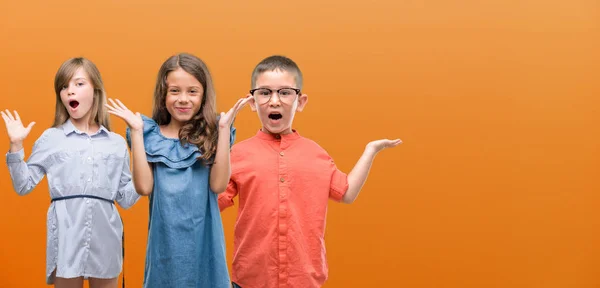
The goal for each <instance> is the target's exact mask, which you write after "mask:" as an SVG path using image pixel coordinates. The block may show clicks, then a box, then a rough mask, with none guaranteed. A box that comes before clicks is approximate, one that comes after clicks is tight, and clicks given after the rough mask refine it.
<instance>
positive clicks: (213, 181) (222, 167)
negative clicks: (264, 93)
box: [210, 95, 252, 194]
mask: <svg viewBox="0 0 600 288" xmlns="http://www.w3.org/2000/svg"><path fill="white" fill-rule="evenodd" d="M250 99H252V96H251V95H250V96H248V97H246V98H241V99H239V100H238V101H237V102H236V103H235V105H234V106H233V107H232V108H231V109H229V111H228V112H227V113H224V112H221V117H220V118H219V138H218V141H217V152H216V155H215V163H214V164H213V166H212V168H211V170H210V190H212V191H213V192H214V193H217V194H219V193H222V192H223V191H225V189H227V184H229V177H231V161H230V157H229V155H230V147H231V145H232V144H233V143H230V139H229V138H230V133H231V131H230V129H231V125H232V124H233V120H234V119H235V116H236V115H237V113H238V111H240V109H242V107H244V106H245V105H246V104H247V103H248V101H250Z"/></svg>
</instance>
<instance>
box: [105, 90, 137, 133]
mask: <svg viewBox="0 0 600 288" xmlns="http://www.w3.org/2000/svg"><path fill="white" fill-rule="evenodd" d="M108 101H110V103H112V105H110V104H106V107H107V108H108V113H110V114H113V115H115V116H117V117H119V118H121V119H123V120H125V122H126V123H127V126H129V128H130V129H131V130H132V131H142V129H143V128H144V121H143V120H142V115H141V114H140V113H139V112H137V113H135V114H133V112H131V111H130V110H129V109H127V107H126V106H125V105H123V103H121V101H119V99H117V102H116V103H115V101H113V100H112V99H111V98H108Z"/></svg>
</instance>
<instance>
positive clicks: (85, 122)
mask: <svg viewBox="0 0 600 288" xmlns="http://www.w3.org/2000/svg"><path fill="white" fill-rule="evenodd" d="M70 119H71V123H73V126H75V128H77V130H79V131H81V132H84V133H87V134H94V133H96V132H98V130H99V129H100V126H99V125H98V124H97V123H90V121H89V118H88V117H83V118H80V119H73V118H70Z"/></svg>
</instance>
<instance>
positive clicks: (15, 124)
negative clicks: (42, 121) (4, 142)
mask: <svg viewBox="0 0 600 288" xmlns="http://www.w3.org/2000/svg"><path fill="white" fill-rule="evenodd" d="M14 112H15V115H14V116H13V115H12V114H11V113H10V111H8V110H6V111H0V114H2V119H4V124H6V132H7V133H8V138H9V139H10V143H21V142H23V140H25V138H26V137H27V135H29V132H31V128H32V127H33V125H35V122H31V123H29V125H27V127H25V126H23V122H21V117H19V113H17V111H14Z"/></svg>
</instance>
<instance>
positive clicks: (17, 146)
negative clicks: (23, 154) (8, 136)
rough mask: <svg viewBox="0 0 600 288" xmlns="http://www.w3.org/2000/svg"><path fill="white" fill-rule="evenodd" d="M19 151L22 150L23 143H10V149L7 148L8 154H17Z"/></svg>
mask: <svg viewBox="0 0 600 288" xmlns="http://www.w3.org/2000/svg"><path fill="white" fill-rule="evenodd" d="M21 149H23V142H16V143H13V142H11V143H10V148H9V150H8V151H9V152H10V153H15V152H18V151H19V150H21Z"/></svg>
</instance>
